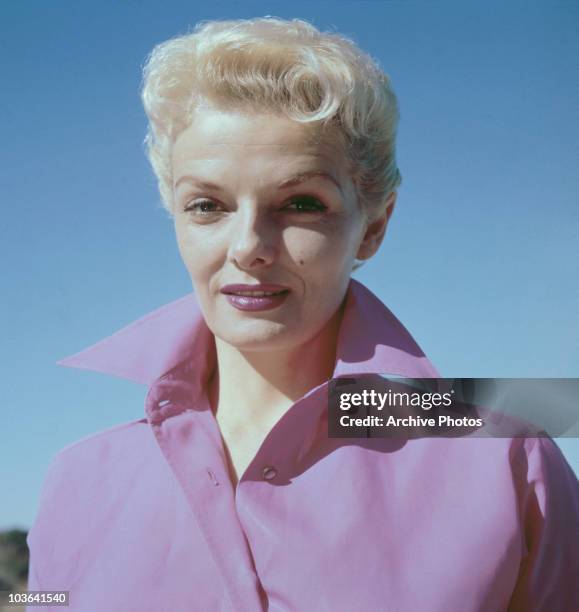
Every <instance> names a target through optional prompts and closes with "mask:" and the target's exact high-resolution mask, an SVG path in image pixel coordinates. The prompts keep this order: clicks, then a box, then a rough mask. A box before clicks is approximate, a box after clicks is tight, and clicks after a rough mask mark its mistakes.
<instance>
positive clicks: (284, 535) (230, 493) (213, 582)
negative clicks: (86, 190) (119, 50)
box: [29, 18, 579, 612]
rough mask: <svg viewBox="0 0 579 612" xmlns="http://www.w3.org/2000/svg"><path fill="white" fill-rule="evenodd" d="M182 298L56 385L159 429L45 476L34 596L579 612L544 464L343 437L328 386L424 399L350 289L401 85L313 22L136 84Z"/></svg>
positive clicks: (171, 48)
mask: <svg viewBox="0 0 579 612" xmlns="http://www.w3.org/2000/svg"><path fill="white" fill-rule="evenodd" d="M143 101H144V105H145V110H146V113H147V116H148V118H149V121H150V126H149V133H148V137H147V145H148V154H149V158H150V160H151V163H152V165H153V168H154V170H155V173H156V175H157V177H158V181H159V188H160V192H161V196H162V199H163V202H164V205H165V206H166V208H167V210H168V211H169V213H170V214H171V215H172V217H173V219H174V223H175V230H176V236H177V242H178V245H179V250H180V253H181V256H182V258H183V261H184V263H185V266H186V267H187V270H188V271H189V274H190V276H191V280H192V283H193V287H194V296H193V295H188V296H186V297H184V298H182V299H180V300H178V301H176V302H173V303H171V304H168V305H167V306H164V307H163V308H160V309H159V310H157V311H155V312H153V313H151V314H149V315H147V316H146V317H144V318H143V319H140V320H139V321H137V322H136V323H133V324H132V325H130V326H128V327H127V328H125V329H123V330H121V331H120V332H117V333H116V334H114V335H113V336H111V337H109V338H107V339H105V340H103V341H101V342H99V343H98V344H96V345H94V346H92V347H90V348H89V349H86V350H85V351H83V352H81V353H79V354H77V355H75V356H72V357H70V358H68V359H66V360H63V361H62V362H60V363H62V364H63V365H67V366H72V367H80V368H88V369H93V370H98V371H102V372H106V373H109V374H113V375H117V376H123V377H126V378H129V379H132V380H135V381H138V382H140V383H144V384H147V385H148V386H149V391H148V394H147V399H146V415H147V416H146V418H144V419H141V420H139V421H135V422H132V423H128V424H125V425H121V426H118V427H115V428H112V429H109V430H107V431H104V432H102V433H99V434H96V435H93V436H91V437H89V438H86V439H84V440H82V441H80V442H78V443H76V444H73V445H72V446H69V447H67V448H66V449H64V450H63V451H61V452H60V453H59V454H58V455H57V457H56V458H55V460H54V461H53V463H52V465H51V467H50V470H49V473H48V476H47V479H46V482H45V486H44V490H43V493H42V498H41V506H40V510H39V513H38V516H37V518H36V521H35V524H34V525H33V527H32V529H31V531H30V534H29V546H30V549H31V569H30V584H29V589H31V590H33V589H45V590H69V591H70V607H71V609H73V610H83V611H85V610H86V611H89V610H95V611H96V610H99V611H100V610H107V611H108V610H119V611H120V610H123V611H126V610H139V611H141V610H151V611H159V610H167V611H175V610H183V611H184V610H200V611H209V610H210V611H213V610H215V611H220V610H223V611H225V610H235V611H236V612H237V611H246V610H247V611H258V610H265V609H268V610H280V611H281V610H298V611H302V610H303V611H307V612H309V611H314V610H315V611H323V610H328V611H330V610H331V611H332V612H334V611H342V610H343V611H348V612H349V611H353V610H368V611H374V610H402V611H406V610H409V611H414V610H416V611H438V610H441V611H442V610H444V611H445V612H446V611H449V610H451V611H452V610H456V611H459V612H470V611H485V612H486V611H494V610H497V611H498V610H506V609H509V610H547V609H549V610H560V611H563V610H572V609H579V597H578V591H577V587H576V584H575V583H576V580H575V579H576V577H577V573H578V570H579V542H578V541H577V540H578V534H579V524H578V517H577V515H578V513H579V493H578V487H577V480H576V478H575V477H574V475H573V474H572V472H571V470H570V468H569V467H568V465H567V464H566V462H565V460H564V459H563V457H562V455H561V454H560V452H559V451H558V449H557V447H556V446H555V445H554V444H553V443H552V442H551V441H550V440H548V439H528V440H524V439H483V438H479V439H475V438H456V439H432V438H423V439H418V440H392V439H390V440H376V439H371V440H352V439H348V440H344V439H337V438H329V437H328V435H327V417H326V413H325V406H326V397H327V391H328V388H327V387H328V381H329V380H330V379H331V378H338V377H342V376H345V375H354V374H363V373H373V372H379V373H389V374H395V375H401V376H409V377H425V378H426V377H436V376H437V372H436V370H435V369H434V367H433V366H432V365H431V364H430V362H429V361H428V359H427V358H426V357H425V356H424V354H423V353H422V351H421V350H420V349H419V347H418V346H417V344H416V343H415V342H414V340H413V339H412V337H411V336H410V335H409V334H408V332H407V331H406V330H405V329H404V327H403V326H402V325H401V324H400V323H399V322H398V320H397V319H396V318H395V317H394V316H393V315H392V314H391V313H390V311H389V310H388V309H387V308H386V307H385V306H384V305H383V304H382V303H381V302H380V301H379V300H378V298H376V297H375V296H374V295H373V294H372V293H371V292H370V291H369V290H368V289H366V288H365V287H363V286H362V285H361V284H360V283H358V282H356V281H354V280H352V279H351V277H350V276H351V272H352V270H353V268H354V267H356V265H358V263H359V262H361V261H364V260H367V259H368V258H370V257H372V255H374V253H376V251H377V249H378V248H379V246H380V243H381V242H382V239H383V237H384V233H385V230H386V227H387V224H388V220H389V218H390V216H391V214H392V211H393V208H394V204H395V199H396V188H397V187H398V185H399V182H400V175H399V172H398V168H397V165H396V159H395V131H396V124H397V107H396V100H395V96H394V94H393V92H392V89H391V88H390V85H389V82H388V79H387V78H386V76H385V75H384V74H383V73H382V72H381V71H380V69H379V68H378V67H377V66H376V64H375V63H374V62H373V61H372V60H371V59H370V58H369V57H368V56H366V55H365V54H363V53H362V52H361V51H360V50H359V49H357V48H356V47H355V46H354V45H353V44H352V43H351V42H349V41H347V40H346V39H344V38H342V37H340V36H338V35H334V34H324V33H320V32H319V31H317V30H316V29H315V28H313V27H312V26H311V25H309V24H307V23H305V22H302V21H297V20H294V21H291V22H287V21H281V20H277V19H271V18H265V19H256V20H252V21H230V22H209V23H206V24H204V25H203V26H202V27H199V28H198V29H197V30H196V31H195V32H194V33H192V34H189V35H187V36H183V37H181V38H176V39H173V40H170V41H168V42H166V43H164V44H162V45H160V46H158V47H157V48H156V49H155V50H154V51H153V53H152V55H151V57H150V58H149V61H148V63H147V65H146V67H145V81H144V89H143Z"/></svg>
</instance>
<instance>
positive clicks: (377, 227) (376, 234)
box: [356, 191, 396, 260]
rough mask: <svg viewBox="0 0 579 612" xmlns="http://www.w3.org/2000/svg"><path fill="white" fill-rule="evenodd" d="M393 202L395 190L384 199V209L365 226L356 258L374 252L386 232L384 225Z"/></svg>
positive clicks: (362, 257)
mask: <svg viewBox="0 0 579 612" xmlns="http://www.w3.org/2000/svg"><path fill="white" fill-rule="evenodd" d="M395 204H396V192H395V191H392V192H391V193H390V195H389V196H388V198H387V199H386V202H385V207H384V211H383V212H382V213H381V214H380V215H379V216H378V217H376V218H375V219H374V220H373V221H370V222H369V223H368V225H367V226H366V231H365V233H364V238H363V239H362V242H361V244H360V248H359V249H358V254H357V256H356V257H357V259H361V260H364V259H370V257H372V256H373V255H374V254H375V253H376V251H377V250H378V248H379V247H380V245H381V244H382V240H383V239H384V235H385V234H386V227H387V226H388V221H389V220H390V217H391V216H392V212H393V211H394V205H395Z"/></svg>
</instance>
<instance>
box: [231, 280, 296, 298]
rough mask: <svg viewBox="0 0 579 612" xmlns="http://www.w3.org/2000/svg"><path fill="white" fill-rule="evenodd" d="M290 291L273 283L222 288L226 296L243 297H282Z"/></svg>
mask: <svg viewBox="0 0 579 612" xmlns="http://www.w3.org/2000/svg"><path fill="white" fill-rule="evenodd" d="M288 291H289V287H285V286H284V285H274V284H271V283H260V284H257V285H240V284H237V285H225V286H224V287H222V288H221V293H224V294H226V295H241V296H246V297H266V296H272V295H280V294H282V293H285V292H288Z"/></svg>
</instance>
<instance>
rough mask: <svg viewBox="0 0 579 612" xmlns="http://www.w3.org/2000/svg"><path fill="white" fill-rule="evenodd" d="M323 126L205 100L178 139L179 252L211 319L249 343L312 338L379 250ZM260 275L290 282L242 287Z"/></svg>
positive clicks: (221, 331) (228, 338) (220, 330)
mask: <svg viewBox="0 0 579 612" xmlns="http://www.w3.org/2000/svg"><path fill="white" fill-rule="evenodd" d="M317 129H318V128H315V127H314V126H311V125H305V124H300V123H296V122H294V121H291V120H289V119H286V118H282V117H279V116H274V115H261V114H260V115H247V114H241V113H237V112H222V111H219V110H216V109H212V108H206V109H203V110H200V111H198V112H197V114H196V116H195V118H194V120H193V122H192V124H191V125H190V126H189V127H188V128H187V129H186V130H185V131H184V132H182V133H181V134H180V135H179V137H178V138H177V140H176V142H175V143H174V148H173V152H172V164H173V180H174V219H175V229H176V234H177V241H178V245H179V251H180V253H181V256H182V258H183V261H184V263H185V266H186V267H187V270H188V271H189V274H190V276H191V280H192V282H193V287H194V290H195V293H196V295H197V298H198V300H199V304H200V306H201V310H202V312H203V314H204V317H205V320H206V322H207V324H208V326H209V328H210V329H211V331H212V332H213V333H214V334H215V335H216V336H217V337H219V338H221V339H222V340H223V341H225V342H227V343H229V344H231V345H233V346H236V347H238V348H239V349H241V350H266V349H268V350H271V349H281V348H289V347H293V346H297V345H299V344H302V343H304V342H307V341H309V340H311V339H312V338H314V336H315V335H316V334H317V333H318V332H320V331H321V330H322V328H323V327H324V325H325V324H326V323H327V322H328V321H329V320H330V319H331V317H332V315H334V314H335V313H336V311H337V309H338V308H339V306H340V303H341V301H342V299H343V297H344V295H345V292H346V289H347V286H348V282H349V279H350V272H351V270H352V265H353V263H354V260H355V258H356V257H357V256H358V257H359V258H360V259H363V258H366V257H368V256H369V255H370V254H371V253H369V252H368V249H370V251H372V250H375V248H374V249H373V248H372V245H369V244H368V242H369V241H368V240H365V241H364V242H363V239H364V236H365V233H366V225H367V223H366V218H365V215H364V214H363V213H362V211H361V210H360V208H359V206H358V203H357V199H356V194H355V189H354V185H353V183H352V181H351V180H350V177H349V176H348V173H347V161H346V159H345V156H344V153H343V151H342V150H341V148H340V146H338V145H336V144H332V143H331V142H328V141H327V140H326V141H325V142H319V141H318V140H319V139H316V136H318V135H319V132H318V131H317ZM378 243H379V241H378ZM375 246H376V248H377V245H375ZM232 285H246V286H248V287H245V288H243V287H241V288H240V287H232ZM258 285H275V286H273V287H272V286H270V287H264V289H268V290H270V291H282V293H281V294H280V293H278V294H277V295H273V296H261V297H260V296H251V295H243V293H246V291H243V289H245V290H248V289H251V288H256V287H257V286H258Z"/></svg>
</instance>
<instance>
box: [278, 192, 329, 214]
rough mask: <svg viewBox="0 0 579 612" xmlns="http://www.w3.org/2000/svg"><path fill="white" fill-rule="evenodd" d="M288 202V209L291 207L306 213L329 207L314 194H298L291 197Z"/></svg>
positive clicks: (322, 210) (321, 210)
mask: <svg viewBox="0 0 579 612" xmlns="http://www.w3.org/2000/svg"><path fill="white" fill-rule="evenodd" d="M288 202H289V203H288V205H287V206H286V207H285V208H286V209H287V208H289V209H290V210H296V211H298V212H304V213H312V212H324V211H325V210H326V209H327V208H328V207H327V206H326V205H325V204H324V203H322V202H320V201H319V200H318V198H315V197H314V196H296V197H294V198H290V199H289V201H288Z"/></svg>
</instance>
